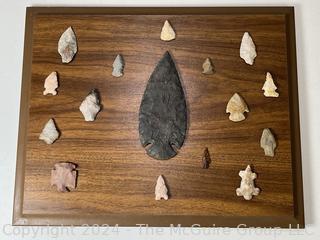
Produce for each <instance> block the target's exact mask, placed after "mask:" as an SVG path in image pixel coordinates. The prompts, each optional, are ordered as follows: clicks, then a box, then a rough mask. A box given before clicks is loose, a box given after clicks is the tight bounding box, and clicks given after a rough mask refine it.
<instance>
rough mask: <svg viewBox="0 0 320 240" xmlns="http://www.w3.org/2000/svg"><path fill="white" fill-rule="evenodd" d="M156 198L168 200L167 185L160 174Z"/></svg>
mask: <svg viewBox="0 0 320 240" xmlns="http://www.w3.org/2000/svg"><path fill="white" fill-rule="evenodd" d="M155 195H156V197H155V199H156V200H161V199H164V200H168V198H169V197H168V189H167V186H166V184H165V182H164V179H163V177H162V176H161V175H160V176H159V177H158V179H157V184H156V188H155Z"/></svg>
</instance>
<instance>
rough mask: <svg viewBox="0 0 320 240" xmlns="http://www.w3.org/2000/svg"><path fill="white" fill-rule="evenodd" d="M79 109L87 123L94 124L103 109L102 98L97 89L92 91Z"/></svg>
mask: <svg viewBox="0 0 320 240" xmlns="http://www.w3.org/2000/svg"><path fill="white" fill-rule="evenodd" d="M79 109H80V111H81V112H82V114H83V117H84V119H85V121H87V122H92V121H94V120H95V118H96V116H97V114H98V112H99V111H100V109H101V105H100V96H99V92H98V90H97V89H93V90H91V92H90V93H89V94H88V96H87V97H86V98H85V99H84V100H83V101H82V103H81V105H80V107H79Z"/></svg>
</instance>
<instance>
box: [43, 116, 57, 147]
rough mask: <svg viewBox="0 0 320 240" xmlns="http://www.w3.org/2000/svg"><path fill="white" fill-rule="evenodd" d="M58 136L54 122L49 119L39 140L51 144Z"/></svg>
mask: <svg viewBox="0 0 320 240" xmlns="http://www.w3.org/2000/svg"><path fill="white" fill-rule="evenodd" d="M59 135H60V134H59V132H58V130H57V128H56V125H55V122H54V120H53V118H51V119H50V120H49V121H48V122H47V123H46V125H45V126H44V128H43V130H42V132H41V134H40V136H39V139H40V140H43V141H44V142H45V143H47V144H52V143H54V142H55V141H56V140H57V139H58V138H59Z"/></svg>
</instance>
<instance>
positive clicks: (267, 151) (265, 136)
mask: <svg viewBox="0 0 320 240" xmlns="http://www.w3.org/2000/svg"><path fill="white" fill-rule="evenodd" d="M260 146H261V148H263V150H264V155H266V156H269V157H273V156H274V150H275V149H276V147H277V143H276V140H275V138H274V136H273V134H272V132H271V130H270V129H269V128H265V129H263V132H262V135H261V139H260Z"/></svg>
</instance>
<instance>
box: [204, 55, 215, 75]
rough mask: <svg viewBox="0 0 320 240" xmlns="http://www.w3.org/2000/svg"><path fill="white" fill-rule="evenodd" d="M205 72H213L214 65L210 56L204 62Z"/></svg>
mask: <svg viewBox="0 0 320 240" xmlns="http://www.w3.org/2000/svg"><path fill="white" fill-rule="evenodd" d="M202 69H203V71H202V73H203V74H213V65H212V62H211V59H210V58H206V60H205V61H204V63H203V64H202Z"/></svg>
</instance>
